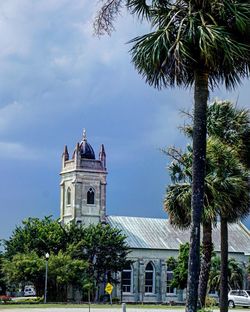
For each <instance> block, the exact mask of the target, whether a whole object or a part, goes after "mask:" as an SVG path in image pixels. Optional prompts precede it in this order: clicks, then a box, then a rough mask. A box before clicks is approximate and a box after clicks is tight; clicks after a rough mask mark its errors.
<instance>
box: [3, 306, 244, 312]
mask: <svg viewBox="0 0 250 312" xmlns="http://www.w3.org/2000/svg"><path fill="white" fill-rule="evenodd" d="M0 311H11V312H22V311H25V312H26V311H27V312H69V311H70V312H88V311H89V309H88V308H85V307H84V308H70V307H69V308H24V309H22V308H18V309H15V308H13V309H4V308H1V306H0ZM90 311H91V312H122V308H91V310H90ZM161 311H166V312H184V308H183V309H173V310H171V309H169V307H168V308H166V309H154V308H153V309H147V308H145V309H143V308H130V307H127V312H161ZM214 311H215V312H219V310H218V309H216V310H214ZM230 311H231V312H249V309H247V308H246V309H233V310H232V309H231V310H230Z"/></svg>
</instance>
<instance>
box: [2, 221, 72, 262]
mask: <svg viewBox="0 0 250 312" xmlns="http://www.w3.org/2000/svg"><path fill="white" fill-rule="evenodd" d="M66 245H67V233H66V232H65V230H64V228H63V227H62V226H61V225H60V224H59V223H58V221H57V220H53V219H52V217H44V218H43V219H38V218H28V219H25V220H23V221H22V225H21V226H17V227H16V228H15V229H14V231H13V233H12V235H11V237H10V238H9V239H8V240H5V241H4V246H5V256H6V257H8V258H12V257H13V256H14V255H16V254H17V253H29V252H31V251H32V252H33V251H34V252H36V253H37V255H39V256H41V257H43V256H44V255H45V254H46V252H49V253H55V254H57V253H58V252H59V250H65V249H66Z"/></svg>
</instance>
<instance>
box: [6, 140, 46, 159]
mask: <svg viewBox="0 0 250 312" xmlns="http://www.w3.org/2000/svg"><path fill="white" fill-rule="evenodd" d="M0 151H1V152H0V159H17V160H38V159H40V158H41V155H40V154H39V152H38V151H35V150H33V149H32V148H30V147H27V146H24V145H22V144H21V143H15V142H14V143H13V142H1V141H0Z"/></svg>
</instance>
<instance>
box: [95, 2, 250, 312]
mask: <svg viewBox="0 0 250 312" xmlns="http://www.w3.org/2000/svg"><path fill="white" fill-rule="evenodd" d="M123 4H124V5H125V6H126V7H127V8H128V9H129V10H130V12H131V13H132V14H135V15H137V16H138V18H139V19H142V20H143V19H146V20H147V21H148V22H149V23H150V25H151V27H152V29H153V30H152V32H151V33H148V34H146V35H143V36H140V37H136V38H135V39H133V40H132V41H131V43H133V47H132V49H131V53H132V61H133V63H134V65H135V67H136V69H137V71H138V72H139V73H140V74H141V75H142V76H143V77H145V79H146V82H147V83H149V84H150V85H153V86H154V87H156V88H163V87H169V86H171V87H175V86H184V87H191V86H194V125H193V126H194V132H193V168H192V200H191V202H192V225H191V235H190V240H191V245H190V258H189V278H188V289H187V303H186V310H187V311H189V312H191V311H196V309H197V291H198V276H199V268H200V258H199V248H200V221H201V215H202V210H203V200H204V178H205V158H206V108H207V99H208V92H209V87H210V88H212V87H213V86H216V85H218V84H220V83H225V86H226V87H227V88H232V87H235V86H236V85H237V84H238V83H239V82H240V80H241V79H242V78H244V77H247V76H248V75H249V52H250V46H249V44H245V43H244V42H245V38H244V37H246V34H247V30H248V29H247V26H248V24H249V21H250V6H249V3H248V0H245V1H243V0H238V1H237V0H224V1H220V0H209V1H208V0H152V1H150V2H149V1H147V0H126V1H125V0H124V1H122V0H106V1H104V4H103V6H102V8H101V10H100V12H99V14H98V16H97V19H96V23H95V25H96V27H95V29H96V31H97V32H98V33H99V34H102V33H103V32H108V33H109V32H110V31H111V30H112V28H113V19H114V16H115V15H117V14H118V13H119V11H120V8H121V7H122V5H123Z"/></svg>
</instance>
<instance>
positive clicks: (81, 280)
mask: <svg viewBox="0 0 250 312" xmlns="http://www.w3.org/2000/svg"><path fill="white" fill-rule="evenodd" d="M125 239H126V237H125V236H124V235H122V234H121V232H120V231H119V230H117V229H114V228H111V227H110V226H109V225H103V224H98V225H91V226H89V227H83V226H81V225H80V226H79V225H76V224H75V223H72V224H69V225H67V226H65V227H62V226H61V225H60V224H58V222H57V221H53V220H52V219H51V218H50V217H45V218H44V219H42V220H39V219H37V218H30V219H28V220H26V221H24V222H23V226H20V227H17V228H16V229H15V230H14V231H13V234H12V236H11V238H10V240H7V241H5V246H6V253H5V254H4V260H3V273H4V278H5V280H6V282H7V283H8V284H9V285H10V284H19V283H21V284H23V285H24V284H27V283H28V282H32V283H33V284H34V285H35V287H36V289H37V293H38V294H39V295H42V294H43V290H44V274H45V257H44V256H45V253H46V252H49V253H50V258H49V261H48V266H49V276H48V287H49V288H50V289H49V295H50V298H51V299H57V300H59V299H60V300H64V299H66V298H67V297H66V295H65V294H66V291H67V287H68V285H73V286H76V287H79V288H80V289H84V288H85V286H86V284H88V285H90V284H91V285H92V286H93V287H94V288H95V287H97V288H98V287H99V284H100V283H102V282H104V281H106V280H108V281H110V282H112V283H118V282H119V281H118V279H117V277H116V273H117V272H119V271H122V270H123V268H124V267H125V266H126V264H127V263H130V261H129V260H127V255H128V253H129V250H128V246H127V244H126V241H125ZM58 294H59V296H58Z"/></svg>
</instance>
